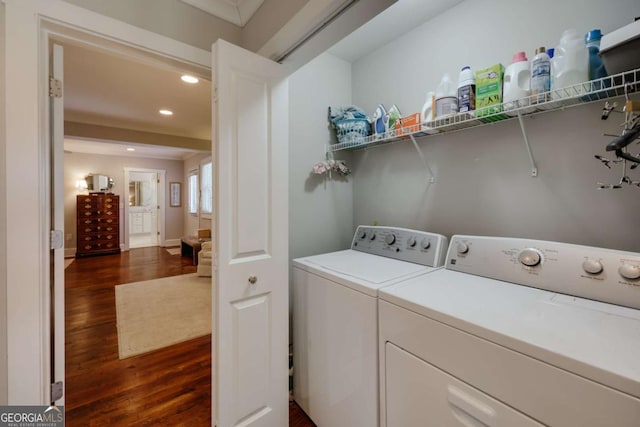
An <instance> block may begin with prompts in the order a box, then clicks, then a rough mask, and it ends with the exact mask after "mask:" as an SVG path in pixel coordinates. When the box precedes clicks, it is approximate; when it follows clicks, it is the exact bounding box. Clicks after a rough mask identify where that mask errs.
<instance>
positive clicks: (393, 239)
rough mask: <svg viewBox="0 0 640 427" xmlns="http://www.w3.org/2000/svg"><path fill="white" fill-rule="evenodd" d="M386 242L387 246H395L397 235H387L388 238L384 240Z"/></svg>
mask: <svg viewBox="0 0 640 427" xmlns="http://www.w3.org/2000/svg"><path fill="white" fill-rule="evenodd" d="M384 241H385V243H386V244H387V245H393V244H394V243H395V242H396V235H395V234H393V233H389V234H387V236H386V237H385V238H384Z"/></svg>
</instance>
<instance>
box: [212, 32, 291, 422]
mask: <svg viewBox="0 0 640 427" xmlns="http://www.w3.org/2000/svg"><path fill="white" fill-rule="evenodd" d="M212 61H213V66H212V72H213V80H212V81H213V82H214V92H213V97H214V106H213V132H212V135H214V136H213V141H214V142H213V158H214V171H215V175H214V178H213V179H214V186H213V188H214V189H215V192H216V194H214V200H215V205H214V212H213V215H214V216H215V224H216V227H215V230H216V231H215V233H214V239H215V242H216V251H217V255H218V268H217V271H216V274H215V275H214V279H213V286H214V293H213V294H214V301H213V303H214V305H213V306H214V313H213V350H212V351H213V361H212V362H213V396H214V399H213V400H214V404H213V408H212V411H213V414H212V416H213V418H212V420H214V421H213V422H214V423H215V424H217V426H218V427H229V426H267V427H281V426H286V425H288V334H289V327H288V302H289V297H288V291H289V283H288V269H289V267H288V262H289V260H288V188H287V180H288V171H287V163H288V154H287V151H288V120H287V115H288V105H287V104H288V86H287V80H286V77H285V72H284V70H283V67H282V66H280V65H279V64H276V63H274V62H272V61H270V60H268V59H266V58H263V57H260V56H258V55H256V54H253V53H251V52H248V51H246V50H244V49H241V48H239V47H236V46H233V45H231V44H229V43H227V42H224V41H222V40H219V41H217V42H216V43H215V44H214V45H213V47H212Z"/></svg>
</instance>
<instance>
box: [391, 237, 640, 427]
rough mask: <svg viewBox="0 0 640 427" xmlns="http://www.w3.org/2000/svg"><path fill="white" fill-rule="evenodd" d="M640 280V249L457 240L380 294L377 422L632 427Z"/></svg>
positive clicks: (639, 402)
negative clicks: (428, 267)
mask: <svg viewBox="0 0 640 427" xmlns="http://www.w3.org/2000/svg"><path fill="white" fill-rule="evenodd" d="M639 278H640V254H638V253H630V252H621V251H613V250H607V249H598V248H592V247H586V246H577V245H569V244H562V243H555V242H545V241H535V240H525V239H510V238H489V237H473V236H454V237H453V238H452V239H451V245H450V246H449V251H448V253H447V259H446V264H445V268H444V269H440V270H438V271H435V272H433V273H432V274H429V275H427V276H423V277H417V278H415V279H410V280H407V281H405V282H402V283H400V284H397V285H394V286H391V287H387V288H385V289H382V290H381V291H380V293H379V305H380V306H379V321H380V326H379V327H380V378H381V382H380V399H381V404H380V407H381V425H382V426H386V427H405V426H414V425H416V426H417V425H420V426H509V427H517V426H540V425H547V426H580V427H591V426H593V427H596V426H597V427H601V426H616V427H626V426H629V427H631V426H634V427H637V426H639V425H640V310H639V309H640V279H639ZM519 285H526V286H519ZM571 295H575V296H571Z"/></svg>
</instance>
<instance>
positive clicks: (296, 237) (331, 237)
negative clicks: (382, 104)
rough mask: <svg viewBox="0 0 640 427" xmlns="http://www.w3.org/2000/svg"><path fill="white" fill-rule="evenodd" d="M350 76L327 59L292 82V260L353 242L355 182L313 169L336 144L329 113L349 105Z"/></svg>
mask: <svg viewBox="0 0 640 427" xmlns="http://www.w3.org/2000/svg"><path fill="white" fill-rule="evenodd" d="M350 76H351V64H349V63H348V62H346V61H343V60H341V59H338V58H336V57H335V56H332V55H328V54H324V55H321V56H319V57H318V58H316V59H314V60H313V61H311V62H310V63H308V64H307V65H305V66H304V67H302V68H300V69H299V70H298V71H297V72H296V73H294V74H292V75H291V76H290V78H289V93H290V96H289V256H290V257H291V258H297V257H302V256H308V255H313V254H318V253H323V252H331V251H335V250H339V249H345V248H346V247H348V246H349V243H350V241H351V235H352V233H353V220H352V218H353V191H352V177H351V176H349V177H347V178H342V179H341V178H338V177H336V176H335V175H334V179H331V180H330V179H328V178H326V177H324V176H318V175H313V174H311V168H312V166H313V165H314V163H316V162H318V161H322V160H324V159H325V145H326V144H328V143H330V142H331V141H332V138H333V139H334V140H335V137H334V136H333V131H331V130H330V129H329V127H328V121H327V120H326V117H327V107H328V106H329V105H349V104H351V78H350ZM347 154H348V153H347ZM340 158H342V159H346V160H349V157H345V156H340ZM349 164H350V162H349Z"/></svg>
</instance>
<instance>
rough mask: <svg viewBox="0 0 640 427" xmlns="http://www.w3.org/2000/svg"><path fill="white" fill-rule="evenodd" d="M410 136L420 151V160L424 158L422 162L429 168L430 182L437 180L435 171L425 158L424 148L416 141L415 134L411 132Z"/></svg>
mask: <svg viewBox="0 0 640 427" xmlns="http://www.w3.org/2000/svg"><path fill="white" fill-rule="evenodd" d="M409 138H411V142H413V146H414V147H415V149H416V151H417V152H418V156H420V160H422V163H423V164H424V166H425V167H426V168H427V171H428V172H429V182H430V183H432V184H433V183H434V182H436V177H435V175H434V174H433V171H432V170H431V167H430V166H429V163H427V159H425V158H424V154H422V150H421V149H420V146H419V145H418V143H417V142H416V139H415V138H414V136H413V134H409Z"/></svg>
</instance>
